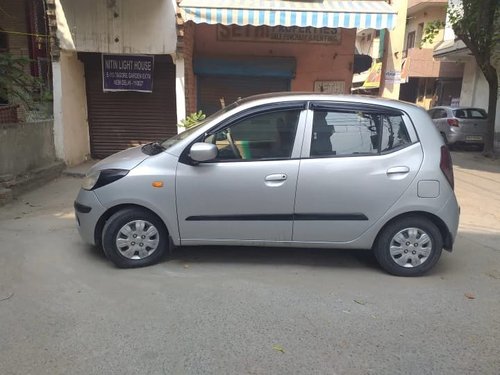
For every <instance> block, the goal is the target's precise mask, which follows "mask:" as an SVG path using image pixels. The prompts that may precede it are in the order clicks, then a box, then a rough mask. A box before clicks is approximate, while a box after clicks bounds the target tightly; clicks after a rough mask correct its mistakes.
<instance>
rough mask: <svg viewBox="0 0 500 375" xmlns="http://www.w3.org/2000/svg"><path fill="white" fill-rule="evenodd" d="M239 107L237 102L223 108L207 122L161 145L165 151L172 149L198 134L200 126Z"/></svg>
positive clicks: (202, 122)
mask: <svg viewBox="0 0 500 375" xmlns="http://www.w3.org/2000/svg"><path fill="white" fill-rule="evenodd" d="M238 105H239V101H236V102H234V103H232V104H230V105H228V106H227V107H224V108H222V109H221V110H219V111H217V112H215V113H214V114H212V115H210V116H208V117H207V118H206V119H205V120H203V121H201V122H200V123H198V124H196V125H195V126H193V127H191V128H189V129H187V130H184V131H183V132H182V133H179V134H177V135H174V136H173V137H171V138H169V139H167V140H164V141H162V142H161V145H162V146H163V147H165V149H167V148H169V147H172V146H173V145H175V144H176V143H177V142H179V141H182V140H183V139H186V138H187V137H189V136H190V135H191V134H193V133H194V132H196V131H197V130H198V129H199V128H200V126H202V125H204V124H206V123H207V122H209V121H212V120H213V119H214V118H216V117H218V116H220V115H223V114H224V113H226V112H229V111H230V110H232V109H233V108H236V107H237V106H238Z"/></svg>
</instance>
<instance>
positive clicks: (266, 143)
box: [205, 110, 300, 161]
mask: <svg viewBox="0 0 500 375" xmlns="http://www.w3.org/2000/svg"><path fill="white" fill-rule="evenodd" d="M299 114H300V111H299V110H286V111H273V112H265V113H260V114H258V115H255V116H252V117H248V118H245V119H243V120H241V121H238V122H235V123H233V124H231V125H230V126H229V127H227V128H224V129H222V130H219V131H217V132H216V133H214V134H211V135H210V136H208V137H207V138H206V139H205V142H208V143H213V144H215V145H216V146H217V149H218V151H219V153H218V156H217V159H216V161H238V160H266V159H271V160H272V159H288V158H290V156H291V154H292V149H293V144H294V140H295V133H296V130H297V123H298V119H299Z"/></svg>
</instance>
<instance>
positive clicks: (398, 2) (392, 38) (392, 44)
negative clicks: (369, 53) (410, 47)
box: [379, 0, 408, 99]
mask: <svg viewBox="0 0 500 375" xmlns="http://www.w3.org/2000/svg"><path fill="white" fill-rule="evenodd" d="M391 5H392V7H393V8H394V9H397V10H398V14H397V21H396V27H395V28H394V29H393V30H390V31H389V32H386V33H385V39H384V55H383V57H382V73H381V77H380V90H379V94H380V95H381V96H382V97H384V98H391V99H399V89H400V83H401V61H402V57H403V56H402V55H403V47H404V39H405V30H406V12H407V8H408V0H393V1H392V2H391ZM388 75H390V76H395V80H394V79H393V80H392V81H391V80H390V79H389V80H388V79H387V78H388V77H387V76H388Z"/></svg>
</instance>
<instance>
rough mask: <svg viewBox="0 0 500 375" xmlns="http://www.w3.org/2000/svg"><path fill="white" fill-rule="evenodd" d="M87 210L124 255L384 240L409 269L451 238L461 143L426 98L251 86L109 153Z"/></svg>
mask: <svg viewBox="0 0 500 375" xmlns="http://www.w3.org/2000/svg"><path fill="white" fill-rule="evenodd" d="M75 211H76V218H77V222H78V229H79V232H80V234H81V236H82V238H83V239H84V240H85V241H86V242H88V243H90V244H95V245H98V246H102V248H103V250H104V252H105V254H106V256H107V257H108V258H109V259H111V260H112V261H113V262H114V263H115V264H116V265H117V266H118V267H139V266H146V265H150V264H153V263H155V262H157V261H158V260H160V258H162V257H163V256H164V255H165V254H166V253H167V252H168V250H169V248H170V247H171V246H184V245H189V246H193V245H238V246H240V245H249V246H290V247H291V246H293V247H310V248H332V249H333V248H344V249H345V248H349V249H373V251H374V254H375V256H376V258H377V260H378V262H379V263H380V265H381V266H382V267H383V268H384V269H385V270H386V271H388V272H390V273H392V274H395V275H401V276H416V275H421V274H423V273H425V272H426V271H428V270H429V269H431V268H432V267H433V266H434V265H435V264H436V262H437V261H438V259H439V257H440V255H441V251H442V249H443V248H444V249H446V250H450V251H451V249H452V246H453V242H454V239H455V237H456V234H457V228H458V220H459V207H458V204H457V200H456V198H455V194H454V192H453V167H452V162H451V157H450V154H449V152H448V149H447V147H446V146H445V145H444V143H443V140H442V138H441V136H440V134H439V132H438V131H437V130H436V128H435V127H434V125H433V123H432V121H431V120H430V118H429V116H428V115H427V113H426V112H425V111H424V110H423V109H420V108H419V107H417V106H414V105H411V104H408V103H402V102H398V101H390V100H383V99H377V98H368V97H355V96H332V95H323V94H301V93H286V94H272V95H259V96H254V97H250V98H247V99H243V100H239V101H237V102H235V103H233V104H231V105H230V106H228V107H226V108H224V109H223V110H221V111H219V112H218V113H216V114H214V115H212V116H210V117H208V118H207V119H206V120H205V121H204V122H203V123H201V124H199V125H198V126H196V127H194V128H190V129H189V130H187V131H185V132H183V133H181V134H179V135H177V136H175V137H173V138H170V139H168V140H166V141H163V142H158V143H150V144H147V145H144V146H142V147H135V148H131V149H128V150H125V151H122V152H119V153H117V154H115V155H112V156H110V157H108V158H106V159H104V160H102V161H100V162H99V163H97V164H96V165H94V166H93V167H92V168H91V169H90V170H89V171H88V173H87V176H86V178H85V179H84V182H83V186H82V189H81V190H80V193H79V194H78V197H77V199H76V201H75Z"/></svg>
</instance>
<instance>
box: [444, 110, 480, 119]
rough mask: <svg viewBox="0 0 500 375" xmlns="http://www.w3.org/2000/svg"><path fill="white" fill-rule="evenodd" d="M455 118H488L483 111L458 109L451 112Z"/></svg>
mask: <svg viewBox="0 0 500 375" xmlns="http://www.w3.org/2000/svg"><path fill="white" fill-rule="evenodd" d="M453 115H454V116H455V117H456V118H471V119H485V118H487V117H488V115H487V114H486V112H485V110H484V109H480V108H460V109H455V110H454V111H453Z"/></svg>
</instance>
